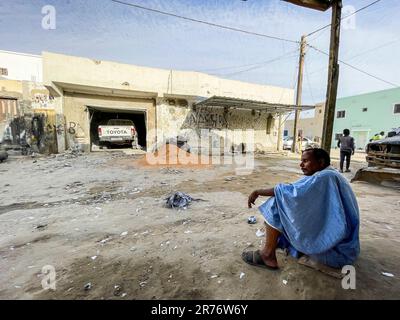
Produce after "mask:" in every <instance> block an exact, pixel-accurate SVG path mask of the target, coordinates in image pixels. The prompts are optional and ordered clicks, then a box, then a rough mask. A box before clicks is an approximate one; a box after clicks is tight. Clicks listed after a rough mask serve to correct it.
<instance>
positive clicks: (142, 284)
mask: <svg viewBox="0 0 400 320" xmlns="http://www.w3.org/2000/svg"><path fill="white" fill-rule="evenodd" d="M146 283H147V281H142V282H140V283H139V286H141V287H144V286H145V285H146Z"/></svg>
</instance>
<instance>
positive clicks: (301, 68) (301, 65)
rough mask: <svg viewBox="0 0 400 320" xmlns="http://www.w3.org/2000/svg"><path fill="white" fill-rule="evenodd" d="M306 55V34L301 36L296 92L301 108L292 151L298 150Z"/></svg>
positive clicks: (298, 104) (295, 121)
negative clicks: (298, 129) (298, 126)
mask: <svg viewBox="0 0 400 320" xmlns="http://www.w3.org/2000/svg"><path fill="white" fill-rule="evenodd" d="M305 55H306V36H302V37H301V42H300V57H299V73H298V76H297V93H296V106H297V107H298V108H299V109H297V110H296V114H295V116H294V125H293V143H292V152H295V151H296V144H297V122H298V120H299V116H300V112H301V109H300V107H301V91H302V89H303V71H304V57H305Z"/></svg>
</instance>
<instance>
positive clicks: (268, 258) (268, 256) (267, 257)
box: [260, 248, 278, 268]
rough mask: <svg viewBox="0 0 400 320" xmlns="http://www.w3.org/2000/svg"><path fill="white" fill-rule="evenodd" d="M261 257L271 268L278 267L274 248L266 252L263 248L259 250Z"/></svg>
mask: <svg viewBox="0 0 400 320" xmlns="http://www.w3.org/2000/svg"><path fill="white" fill-rule="evenodd" d="M260 256H261V259H262V260H263V261H264V263H265V264H266V265H267V266H269V267H272V268H278V260H277V259H276V254H275V250H274V251H272V252H268V251H267V250H266V249H265V248H264V249H263V250H260Z"/></svg>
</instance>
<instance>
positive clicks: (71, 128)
mask: <svg viewBox="0 0 400 320" xmlns="http://www.w3.org/2000/svg"><path fill="white" fill-rule="evenodd" d="M79 130H80V132H81V133H85V130H83V128H82V127H81V126H80V124H79V122H74V121H70V122H69V123H68V133H70V134H71V135H75V134H77V133H78V131H79Z"/></svg>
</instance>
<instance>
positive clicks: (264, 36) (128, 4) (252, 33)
mask: <svg viewBox="0 0 400 320" xmlns="http://www.w3.org/2000/svg"><path fill="white" fill-rule="evenodd" d="M110 1H112V2H115V3H119V4H122V5H126V6H130V7H134V8H137V9H142V10H146V11H150V12H155V13H159V14H163V15H166V16H170V17H175V18H179V19H183V20H187V21H192V22H197V23H201V24H205V25H209V26H212V27H217V28H221V29H226V30H231V31H236V32H240V33H245V34H249V35H253V36H258V37H263V38H268V39H273V40H279V41H285V42H290V43H296V44H297V43H299V41H295V40H290V39H284V38H280V37H276V36H271V35H267V34H263V33H258V32H253V31H248V30H243V29H239V28H233V27H228V26H224V25H221V24H217V23H212V22H208V21H203V20H199V19H193V18H189V17H184V16H181V15H178V14H175V13H170V12H165V11H161V10H157V9H152V8H148V7H143V6H140V5H137V4H133V3H128V2H123V1H119V0H110Z"/></svg>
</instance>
